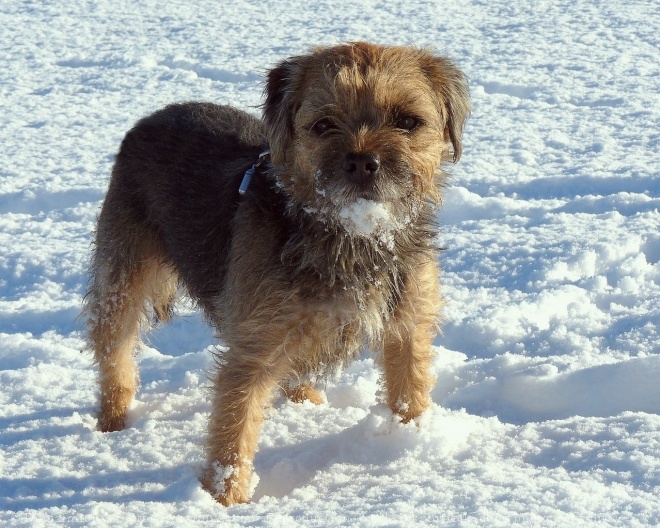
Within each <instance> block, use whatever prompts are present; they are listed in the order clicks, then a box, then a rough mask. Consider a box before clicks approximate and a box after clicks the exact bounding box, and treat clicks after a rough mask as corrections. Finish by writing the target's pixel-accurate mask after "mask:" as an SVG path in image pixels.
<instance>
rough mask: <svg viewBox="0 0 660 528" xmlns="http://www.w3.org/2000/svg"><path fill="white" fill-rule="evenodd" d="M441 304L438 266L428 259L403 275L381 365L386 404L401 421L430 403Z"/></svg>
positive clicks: (405, 420) (385, 340)
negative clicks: (398, 299) (401, 288)
mask: <svg viewBox="0 0 660 528" xmlns="http://www.w3.org/2000/svg"><path fill="white" fill-rule="evenodd" d="M440 304H441V302H440V293H439V287H438V268H437V265H436V263H435V262H433V261H430V260H429V261H428V262H424V263H422V264H421V265H420V266H419V267H418V269H417V273H416V274H414V275H413V276H408V277H406V279H405V282H404V287H403V291H402V292H401V299H400V302H399V304H398V306H397V308H396V310H395V312H394V314H393V315H392V316H391V318H390V319H389V320H388V321H387V324H386V329H385V338H384V357H383V368H384V374H385V386H386V389H387V404H388V405H389V407H390V409H392V412H394V413H396V414H398V415H400V416H401V418H402V421H404V422H408V421H410V420H411V419H413V418H415V417H417V416H419V415H420V414H421V413H422V412H424V410H426V408H427V407H428V406H429V405H430V403H431V398H430V395H429V391H430V390H431V388H432V387H433V384H434V383H435V380H434V378H433V376H432V375H431V373H430V367H431V361H432V359H433V354H432V351H431V343H432V341H433V338H434V336H435V333H436V327H437V321H438V311H439V309H440Z"/></svg>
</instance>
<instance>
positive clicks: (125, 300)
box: [84, 192, 177, 431]
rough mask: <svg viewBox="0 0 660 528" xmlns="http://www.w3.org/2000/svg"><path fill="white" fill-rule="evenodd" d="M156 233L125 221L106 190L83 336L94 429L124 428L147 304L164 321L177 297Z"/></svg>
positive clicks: (117, 202) (124, 214)
mask: <svg viewBox="0 0 660 528" xmlns="http://www.w3.org/2000/svg"><path fill="white" fill-rule="evenodd" d="M163 255H164V252H163V250H162V248H161V244H160V243H159V241H158V238H157V237H156V236H155V233H154V232H152V231H151V230H149V229H148V228H146V226H144V225H141V224H140V223H139V222H136V221H135V219H131V218H130V214H129V213H128V212H127V211H126V210H125V208H123V207H122V205H121V201H120V200H118V199H117V197H116V196H115V195H113V194H112V192H109V194H108V198H107V199H106V203H105V205H104V208H103V211H102V212H101V216H100V217H99V224H98V229H97V237H96V251H95V254H94V260H93V262H92V267H91V287H90V290H89V293H88V294H87V297H86V298H85V308H84V315H85V316H86V320H87V321H86V322H87V338H88V342H89V346H90V348H92V350H93V351H94V357H95V360H96V362H97V363H98V365H99V385H100V400H101V401H100V403H101V410H100V414H99V429H100V430H102V431H117V430H120V429H123V428H124V426H125V422H126V413H127V411H128V408H129V406H130V404H131V401H132V400H133V397H134V395H135V392H136V390H137V386H138V372H137V366H136V364H135V360H134V358H133V355H134V351H135V347H136V344H137V340H138V331H139V328H140V324H141V323H143V322H147V305H148V304H151V305H152V306H153V307H154V312H155V315H156V317H157V318H159V319H161V320H166V319H167V318H169V315H170V313H171V306H172V303H173V299H174V296H175V294H176V284H177V278H176V273H175V272H174V270H173V269H172V267H171V266H170V265H168V264H167V263H166V262H165V259H164V256H163Z"/></svg>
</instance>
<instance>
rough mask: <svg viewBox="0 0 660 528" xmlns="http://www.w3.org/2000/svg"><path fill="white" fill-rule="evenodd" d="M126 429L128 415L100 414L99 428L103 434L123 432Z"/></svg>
mask: <svg viewBox="0 0 660 528" xmlns="http://www.w3.org/2000/svg"><path fill="white" fill-rule="evenodd" d="M125 427H126V413H125V412H124V413H103V412H101V413H100V414H99V418H98V428H99V431H101V432H102V433H112V432H115V431H121V430H122V429H124V428H125Z"/></svg>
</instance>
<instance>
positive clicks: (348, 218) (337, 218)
mask: <svg viewBox="0 0 660 528" xmlns="http://www.w3.org/2000/svg"><path fill="white" fill-rule="evenodd" d="M412 182H413V176H412V175H410V174H409V173H408V171H404V170H401V169H399V170H396V171H392V172H390V171H383V173H382V174H380V175H379V176H378V178H377V179H376V181H375V182H374V183H373V184H372V185H370V186H368V187H366V188H365V187H360V186H358V185H355V184H352V183H350V182H348V181H346V179H345V178H344V176H343V174H341V173H338V171H332V170H330V171H324V170H322V169H319V170H317V172H316V174H315V175H314V189H315V193H314V194H315V196H314V200H313V201H312V202H311V203H307V204H305V206H304V207H303V209H304V210H305V212H307V213H309V214H313V215H317V216H318V218H319V219H320V220H321V221H323V222H325V223H326V224H327V225H328V227H329V228H330V229H333V228H334V229H335V230H336V229H337V228H339V230H340V231H344V232H345V233H346V234H347V235H348V236H350V237H358V238H364V239H370V240H373V241H375V242H377V243H378V244H379V245H384V246H385V247H387V248H389V249H393V245H394V235H395V234H396V233H397V232H399V231H401V230H405V229H406V228H407V227H408V226H409V225H410V224H411V223H412V222H413V221H414V220H415V218H416V217H417V215H418V212H419V209H420V207H421V204H422V202H423V199H421V197H417V196H416V194H415V189H414V186H413V184H412Z"/></svg>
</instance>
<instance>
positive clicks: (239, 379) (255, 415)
mask: <svg viewBox="0 0 660 528" xmlns="http://www.w3.org/2000/svg"><path fill="white" fill-rule="evenodd" d="M286 365H288V363H287V361H286V357H285V356H283V355H280V356H279V357H278V356H277V354H271V355H269V357H261V356H259V355H258V354H251V353H250V352H248V351H243V350H238V349H236V348H234V349H230V350H229V351H228V352H227V353H226V354H225V355H224V356H223V357H222V359H221V362H220V365H219V368H218V371H217V373H216V375H215V379H214V380H213V400H212V405H213V407H212V411H211V419H210V424H209V439H208V466H207V468H206V470H205V472H204V475H203V476H202V479H201V480H202V485H203V486H204V487H205V488H206V489H207V490H208V491H209V492H210V493H211V495H213V496H214V497H215V498H216V499H217V500H218V501H219V502H220V503H222V504H224V505H225V506H229V505H231V504H236V503H243V502H248V501H249V500H250V497H251V494H252V491H253V489H251V488H252V487H253V486H251V482H252V476H253V460H254V454H255V452H256V450H257V440H258V435H259V429H260V428H261V423H262V421H263V415H264V407H265V405H266V404H267V403H268V399H269V398H270V396H271V393H272V390H273V389H274V387H275V386H276V384H277V383H278V381H279V380H280V379H281V377H282V373H283V372H284V370H285V369H286Z"/></svg>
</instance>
